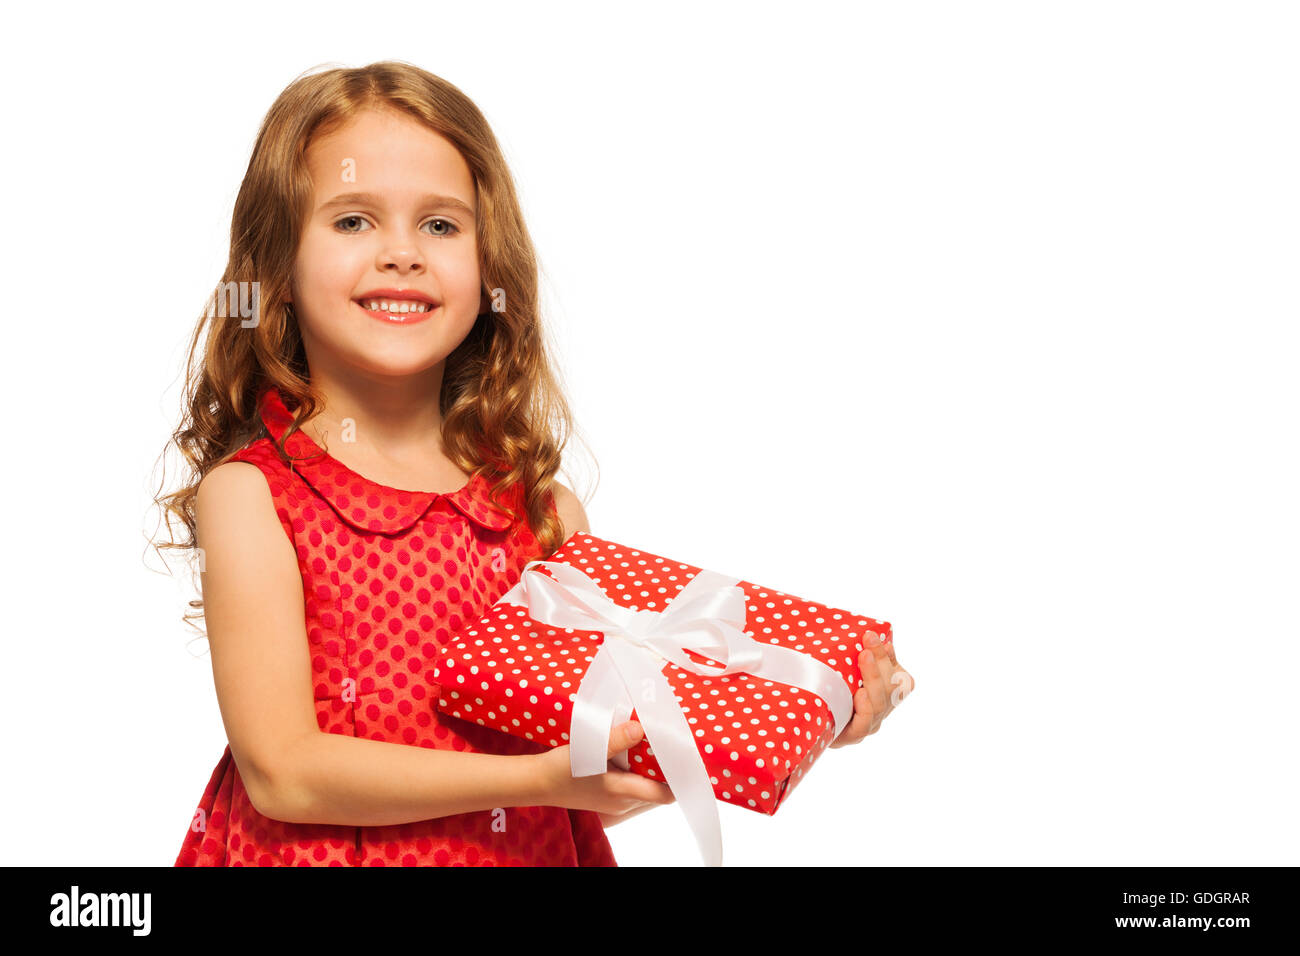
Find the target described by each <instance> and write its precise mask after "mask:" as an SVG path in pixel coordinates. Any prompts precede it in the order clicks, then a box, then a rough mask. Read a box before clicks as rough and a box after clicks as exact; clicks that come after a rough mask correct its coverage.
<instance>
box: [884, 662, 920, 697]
mask: <svg viewBox="0 0 1300 956" xmlns="http://www.w3.org/2000/svg"><path fill="white" fill-rule="evenodd" d="M889 680H890V684H891V685H892V687H891V689H890V692H889V700H890V703H891V704H892V706H893V707H897V706H898V705H899V704H901V703H902V702H903V700H904V699H906V697H907V695H908V694H910V693H912V691H913V690H914V689H915V688H916V681H915V680H914V679H913V678H912V675H911V674H909V673H908V672H907V671H906V670H904V669H903V668H901V667H900V668H899V669H898V670H896V671H894V673H893V676H892V677H890V679H889Z"/></svg>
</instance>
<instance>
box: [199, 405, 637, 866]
mask: <svg viewBox="0 0 1300 956" xmlns="http://www.w3.org/2000/svg"><path fill="white" fill-rule="evenodd" d="M260 411H261V415H262V421H263V423H264V424H265V426H266V433H267V435H266V436H263V437H259V438H257V439H255V440H254V441H252V442H251V443H250V444H248V445H247V446H245V447H244V448H243V449H242V450H240V451H239V452H237V453H236V454H235V455H234V457H233V460H235V461H246V462H251V463H252V464H254V465H256V466H257V467H258V468H260V469H261V470H262V473H263V474H264V475H265V476H266V479H267V482H268V483H269V484H270V488H271V494H272V497H273V498H274V500H275V507H276V513H277V514H278V515H279V518H280V523H281V525H283V527H284V531H285V534H287V535H288V536H289V540H290V541H292V542H293V545H294V548H295V549H296V550H297V553H298V568H299V571H301V573H302V582H303V599H304V605H305V611H306V623H307V629H306V635H305V638H306V640H307V641H308V644H309V646H310V654H311V667H312V682H313V684H314V685H315V706H316V720H317V723H318V724H319V725H320V728H321V730H323V731H326V732H328V733H331V734H346V735H349V736H354V737H365V738H368V739H370V740H382V741H388V742H390V743H403V744H408V745H409V746H412V747H429V748H432V749H436V750H460V751H470V752H477V753H493V754H527V753H541V752H542V751H544V750H545V749H546V748H545V747H544V746H543V745H541V744H538V743H536V742H533V741H528V740H525V739H523V738H520V737H513V736H511V735H509V734H504V733H502V732H500V731H498V730H492V729H489V728H486V727H480V726H479V725H478V724H474V723H470V722H468V721H464V720H460V719H459V718H456V717H452V716H449V715H447V714H444V713H441V712H439V711H438V710H437V708H436V706H435V704H436V702H437V700H438V686H437V684H436V683H434V681H433V665H434V655H435V652H436V650H437V648H438V647H439V646H440V645H441V644H442V643H443V642H445V641H446V640H447V638H448V637H449V636H450V635H451V634H452V633H453V632H455V631H457V630H459V629H460V628H461V627H462V626H464V625H465V624H467V623H469V622H472V621H474V620H477V619H478V618H479V617H480V616H482V615H483V613H484V612H485V611H486V610H487V608H488V607H489V606H491V605H492V604H493V603H495V602H496V600H497V599H498V598H500V597H501V596H502V595H503V594H505V593H506V591H508V590H509V589H510V588H511V587H513V586H514V584H515V583H516V582H517V581H518V580H519V576H520V574H521V572H522V570H523V567H524V565H525V564H526V563H527V562H528V561H531V560H533V559H534V558H539V557H542V555H541V552H540V548H539V546H538V542H537V539H536V538H535V537H534V536H533V534H532V532H531V530H530V529H529V528H528V525H527V522H526V521H524V520H523V519H520V520H519V521H512V520H511V518H510V517H509V516H508V515H505V514H503V513H502V512H499V511H497V510H495V509H494V508H493V507H492V506H491V504H490V503H489V501H488V490H489V488H490V482H489V480H488V479H487V478H485V477H482V476H480V477H478V478H475V479H473V480H471V481H470V482H469V483H468V484H467V485H466V486H465V487H464V488H462V489H460V490H459V491H456V492H453V493H451V494H434V493H423V492H412V491H399V490H397V489H395V488H388V487H386V486H384V485H380V484H377V483H375V482H373V481H370V480H369V479H367V478H364V477H362V476H361V475H359V474H357V473H356V472H354V471H352V470H351V469H349V468H348V467H347V466H345V465H344V464H343V463H342V462H339V461H337V460H336V459H334V458H332V457H330V456H329V455H328V454H327V453H326V452H325V451H324V450H322V449H321V448H320V446H319V445H317V444H316V443H315V442H314V441H312V439H311V438H310V437H309V436H307V435H306V434H304V433H303V432H302V431H298V432H295V433H294V434H293V435H292V436H291V437H290V438H289V440H288V442H287V444H286V448H287V450H288V452H289V454H290V456H291V457H293V458H299V459H302V458H306V460H299V461H295V462H294V463H293V467H292V468H290V466H289V465H287V464H285V463H283V462H282V461H281V460H280V457H279V455H278V454H277V453H276V449H275V447H274V446H273V445H272V438H274V439H276V440H278V439H280V438H281V437H282V435H283V434H284V432H285V431H286V430H287V429H288V426H289V424H290V423H291V421H292V414H291V412H290V411H289V409H288V408H287V407H286V405H285V402H284V400H283V397H282V396H281V395H280V393H279V392H278V391H277V390H276V389H274V388H268V389H266V390H265V391H264V392H263V394H262V399H261V404H260ZM307 456H310V457H307ZM509 500H510V502H511V504H512V505H515V506H518V503H519V501H520V498H519V497H518V496H517V495H516V497H514V498H512V499H509ZM551 507H552V509H553V508H554V500H553V499H552V504H551ZM175 865H176V866H616V865H617V863H616V862H615V861H614V854H613V852H612V851H611V849H610V845H609V840H608V839H607V838H606V836H605V831H604V828H603V827H602V826H601V823H600V818H599V817H598V816H597V815H596V813H595V812H593V811H589V810H568V809H565V808H562V807H504V808H500V809H498V810H496V811H495V812H494V811H493V810H482V811H477V812H473V813H461V814H456V815H455V816H449V817H440V818H437V819H432V820H422V821H419V822H414V823H406V824H400V825H394V826H381V827H380V826H370V827H354V826H338V825H335V824H304V823H285V822H282V821H279V820H272V819H270V818H268V817H265V816H263V815H262V814H260V813H258V812H257V811H256V810H255V809H253V805H252V803H251V802H249V799H248V793H247V791H246V790H245V789H244V782H243V780H242V779H240V775H239V769H238V767H236V765H235V762H234V760H233V759H232V757H231V753H230V747H229V745H227V746H226V749H225V751H224V753H222V755H221V759H220V761H218V763H217V766H216V769H215V770H213V772H212V778H211V779H210V780H209V781H208V785H207V789H205V790H204V792H203V798H202V799H201V800H200V802H199V807H198V811H197V812H196V813H195V814H194V818H193V821H192V822H191V825H190V829H189V832H188V833H187V834H186V835H185V841H184V843H183V844H182V846H181V850H180V853H179V855H178V856H177V858H176V864H175Z"/></svg>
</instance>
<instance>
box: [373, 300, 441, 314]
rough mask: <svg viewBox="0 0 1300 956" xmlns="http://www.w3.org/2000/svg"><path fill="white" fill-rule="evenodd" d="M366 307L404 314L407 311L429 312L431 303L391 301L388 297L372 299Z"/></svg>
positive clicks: (375, 310)
mask: <svg viewBox="0 0 1300 956" xmlns="http://www.w3.org/2000/svg"><path fill="white" fill-rule="evenodd" d="M364 305H365V307H366V308H367V309H369V310H370V311H372V312H392V313H394V314H395V315H402V314H404V313H406V312H428V311H429V305H428V303H427V302H411V301H409V300H407V301H396V302H390V301H388V300H387V299H371V300H370V301H369V302H366V303H364Z"/></svg>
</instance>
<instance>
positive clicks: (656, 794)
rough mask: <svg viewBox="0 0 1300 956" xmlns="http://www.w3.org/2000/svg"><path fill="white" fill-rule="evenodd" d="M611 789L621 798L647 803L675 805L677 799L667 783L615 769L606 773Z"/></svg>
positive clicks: (629, 771)
mask: <svg viewBox="0 0 1300 956" xmlns="http://www.w3.org/2000/svg"><path fill="white" fill-rule="evenodd" d="M605 776H606V779H607V780H608V782H609V785H610V787H611V789H612V790H613V791H614V792H615V793H617V794H618V795H619V796H623V797H632V798H634V799H636V800H644V801H645V802H646V803H653V804H656V805H657V804H663V803H674V802H676V800H677V797H676V796H674V795H673V791H672V788H671V787H669V786H668V784H666V783H660V782H659V781H657V780H651V779H650V778H649V777H643V776H641V775H640V774H639V773H635V772H633V771H631V770H621V769H618V768H614V769H611V770H609V771H608V772H607V773H606V775H605Z"/></svg>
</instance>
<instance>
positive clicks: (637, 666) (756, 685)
mask: <svg viewBox="0 0 1300 956" xmlns="http://www.w3.org/2000/svg"><path fill="white" fill-rule="evenodd" d="M869 636H874V637H876V638H878V639H879V640H881V641H889V640H891V639H892V630H891V628H890V624H889V622H888V621H878V620H876V619H874V618H871V617H867V616H866V615H863V614H854V613H852V612H851V611H847V610H843V609H841V608H835V607H830V606H827V605H825V604H820V603H815V602H811V601H807V600H805V599H803V598H800V597H798V596H796V595H793V594H786V593H785V592H783V591H778V590H776V589H774V588H769V587H763V586H761V585H757V584H753V583H751V582H749V581H744V580H740V579H738V578H734V577H730V576H726V575H722V574H719V573H717V572H714V571H709V570H706V569H703V568H698V567H695V566H693V565H690V564H685V563H683V562H680V561H676V560H671V559H669V558H665V557H661V556H660V555H657V554H651V553H649V552H647V551H641V550H637V549H634V548H631V547H628V546H626V545H622V544H618V543H616V542H612V541H607V540H604V539H602V538H598V537H596V536H594V535H592V534H589V533H586V532H574V533H573V534H572V535H570V536H569V538H568V539H567V540H566V541H565V542H564V544H563V545H562V546H561V547H560V548H559V549H558V550H557V551H556V552H555V553H554V554H553V555H552V556H551V557H550V558H549V559H548V560H546V561H533V562H530V563H529V564H528V565H527V566H526V567H525V569H524V571H523V573H522V575H521V577H520V579H519V582H518V583H517V584H516V585H515V586H514V587H513V588H512V589H511V590H510V591H508V592H507V593H506V594H505V595H504V596H503V597H502V598H501V600H499V601H498V602H497V603H496V604H494V605H493V606H492V607H491V609H490V610H489V611H488V613H487V614H485V615H484V616H483V617H482V618H481V619H479V620H478V621H475V622H473V623H471V624H470V625H468V626H467V627H465V628H463V629H462V630H461V631H460V632H459V633H457V634H456V635H454V636H452V637H451V638H450V639H448V640H447V641H446V642H445V643H444V644H443V645H442V646H441V647H440V648H439V650H438V653H437V655H436V659H435V662H434V679H435V680H436V681H437V682H438V684H439V685H440V693H439V699H438V705H437V706H438V708H439V710H442V711H444V712H446V713H448V714H451V715H453V716H455V717H459V718H461V719H462V720H468V721H473V722H475V723H478V724H481V725H483V726H485V727H491V728H494V729H496V730H500V731H503V732H505V733H508V734H513V735H515V736H518V737H524V738H526V739H528V740H533V741H538V742H541V743H542V744H544V745H546V746H548V747H558V746H561V745H564V744H569V745H570V753H571V763H572V768H573V772H574V775H575V776H584V775H588V774H593V773H603V772H604V771H605V770H607V769H608V759H607V757H608V743H609V733H610V728H611V727H612V726H614V725H616V724H619V723H622V722H623V721H626V720H629V719H630V720H637V721H639V722H640V723H641V725H642V728H643V729H644V731H645V737H644V739H642V740H641V741H640V742H639V743H638V744H637V745H636V746H634V747H632V748H630V749H629V750H628V751H627V752H626V754H624V755H620V757H621V759H618V760H616V763H617V764H618V765H620V766H622V767H624V769H628V770H631V771H633V772H635V773H638V774H641V775H642V776H645V777H649V778H651V779H654V780H658V781H661V782H665V783H667V784H668V785H669V787H670V788H671V789H672V791H673V795H674V797H675V799H676V802H677V804H678V805H679V806H680V807H681V809H682V812H683V813H685V814H686V817H687V821H688V823H689V824H690V826H691V829H692V831H693V833H694V834H695V836H696V839H697V841H698V842H699V845H700V850H701V853H702V854H703V856H704V858H705V861H706V863H708V864H709V865H720V863H721V857H722V848H721V834H720V828H719V825H718V820H717V807H716V804H715V803H714V801H715V800H722V801H725V802H727V803H731V804H734V805H735V806H739V807H744V808H746V809H749V810H754V811H757V812H759V813H764V814H769V815H770V814H773V813H775V812H776V810H777V809H778V808H779V807H780V806H781V805H782V804H783V803H784V802H785V800H786V799H788V798H789V796H790V793H791V792H792V791H793V790H794V788H795V787H796V786H797V785H798V783H799V781H800V780H801V779H802V778H803V776H804V775H805V774H806V773H807V772H808V771H809V769H810V768H811V767H812V766H813V764H814V763H815V762H816V760H817V758H818V757H819V756H820V755H821V754H822V752H823V751H824V750H825V749H826V747H827V746H829V745H830V744H831V743H832V742H834V740H835V739H836V737H837V736H838V735H839V733H840V731H841V730H842V729H843V727H844V726H845V725H846V724H847V722H848V720H849V719H850V718H851V717H852V714H853V702H852V695H853V692H854V691H855V690H856V689H857V688H858V687H860V686H861V685H862V674H861V671H860V669H859V667H858V657H859V655H860V654H861V653H862V651H863V648H864V647H865V646H866V644H865V642H866V640H867V638H868V637H869Z"/></svg>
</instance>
